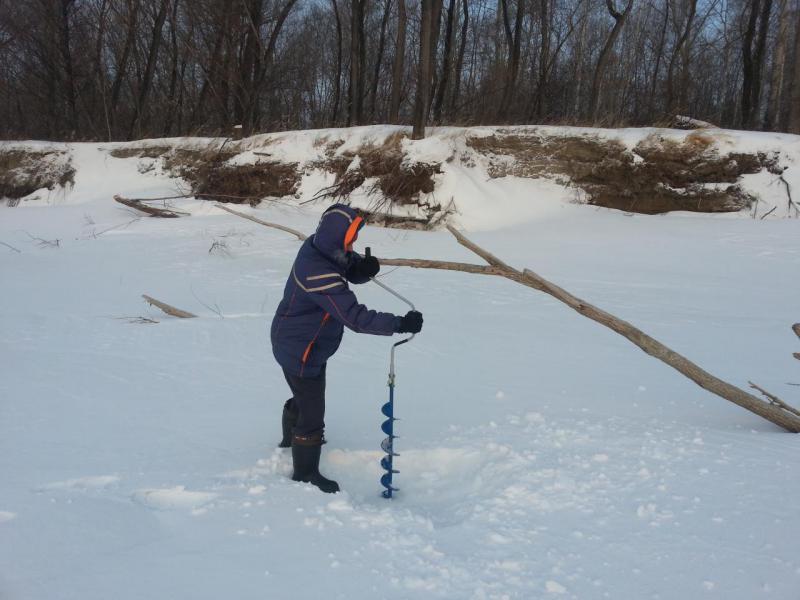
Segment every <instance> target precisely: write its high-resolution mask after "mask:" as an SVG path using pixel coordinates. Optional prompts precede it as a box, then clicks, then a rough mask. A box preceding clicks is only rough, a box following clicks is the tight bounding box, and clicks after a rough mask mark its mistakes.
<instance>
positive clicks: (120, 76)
mask: <svg viewBox="0 0 800 600" xmlns="http://www.w3.org/2000/svg"><path fill="white" fill-rule="evenodd" d="M127 6H128V30H127V33H126V34H125V45H124V46H123V48H122V56H121V57H120V59H119V62H118V63H117V68H116V74H115V75H114V83H113V84H112V85H111V110H110V111H109V112H110V121H111V127H110V128H111V129H112V131H113V129H114V122H115V121H116V115H117V104H118V103H119V95H120V92H121V91H122V82H123V81H124V80H125V75H126V73H127V70H128V61H129V60H130V57H131V51H132V50H133V45H134V43H135V42H136V26H137V21H138V16H139V0H128V2H127Z"/></svg>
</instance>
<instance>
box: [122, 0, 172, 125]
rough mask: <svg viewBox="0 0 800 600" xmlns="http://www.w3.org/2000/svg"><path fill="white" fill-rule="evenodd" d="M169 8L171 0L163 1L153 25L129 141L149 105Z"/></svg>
mask: <svg viewBox="0 0 800 600" xmlns="http://www.w3.org/2000/svg"><path fill="white" fill-rule="evenodd" d="M168 8H169V0H161V6H160V7H159V9H158V14H157V15H156V20H155V22H154V23H153V36H152V38H150V48H149V50H148V52H147V66H146V67H145V70H144V79H143V80H142V83H141V86H140V87H139V97H138V100H137V102H136V107H135V112H134V114H133V119H132V120H131V124H130V127H128V139H132V138H133V135H134V133H135V131H136V126H137V125H138V124H139V121H140V119H141V117H142V113H143V112H144V109H145V107H146V104H147V97H148V94H149V93H150V86H151V84H152V83H153V74H154V73H155V69H156V61H157V60H158V50H159V48H160V47H161V30H162V29H163V27H164V21H166V20H167V9H168Z"/></svg>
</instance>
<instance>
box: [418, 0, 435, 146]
mask: <svg viewBox="0 0 800 600" xmlns="http://www.w3.org/2000/svg"><path fill="white" fill-rule="evenodd" d="M437 3H438V4H439V5H441V0H421V7H420V8H421V10H422V22H421V25H420V34H419V67H418V70H417V95H416V99H415V101H414V118H413V127H414V128H413V132H412V134H411V137H412V139H415V140H421V139H423V138H424V137H425V125H426V124H427V122H428V107H429V106H430V94H431V75H432V73H433V64H432V63H433V49H432V44H433V23H434V18H435V16H436V15H435V13H436V6H435V4H437Z"/></svg>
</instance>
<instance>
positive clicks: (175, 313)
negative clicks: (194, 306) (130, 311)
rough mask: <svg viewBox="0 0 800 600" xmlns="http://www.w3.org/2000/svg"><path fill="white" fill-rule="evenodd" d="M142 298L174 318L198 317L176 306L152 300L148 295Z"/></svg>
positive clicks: (143, 295)
mask: <svg viewBox="0 0 800 600" xmlns="http://www.w3.org/2000/svg"><path fill="white" fill-rule="evenodd" d="M142 298H144V299H145V300H146V301H147V303H148V304H150V305H152V306H155V307H156V308H160V309H161V310H163V311H164V312H165V313H167V314H168V315H170V316H172V317H178V318H179V319H192V318H195V317H197V315H193V314H192V313H190V312H186V311H185V310H181V309H180V308H175V307H174V306H170V305H169V304H167V303H165V302H160V301H159V300H156V299H155V298H151V297H150V296H148V295H147V294H142Z"/></svg>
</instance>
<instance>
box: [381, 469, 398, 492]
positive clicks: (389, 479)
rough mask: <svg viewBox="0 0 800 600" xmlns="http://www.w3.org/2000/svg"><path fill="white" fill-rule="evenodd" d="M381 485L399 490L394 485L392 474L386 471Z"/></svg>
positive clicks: (388, 488)
mask: <svg viewBox="0 0 800 600" xmlns="http://www.w3.org/2000/svg"><path fill="white" fill-rule="evenodd" d="M381 485H382V486H383V487H385V488H386V489H387V490H392V491H395V492H396V491H397V488H396V487H392V474H391V473H386V475H384V476H383V477H381Z"/></svg>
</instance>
